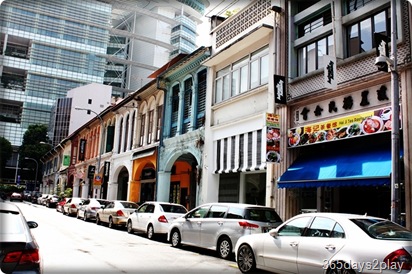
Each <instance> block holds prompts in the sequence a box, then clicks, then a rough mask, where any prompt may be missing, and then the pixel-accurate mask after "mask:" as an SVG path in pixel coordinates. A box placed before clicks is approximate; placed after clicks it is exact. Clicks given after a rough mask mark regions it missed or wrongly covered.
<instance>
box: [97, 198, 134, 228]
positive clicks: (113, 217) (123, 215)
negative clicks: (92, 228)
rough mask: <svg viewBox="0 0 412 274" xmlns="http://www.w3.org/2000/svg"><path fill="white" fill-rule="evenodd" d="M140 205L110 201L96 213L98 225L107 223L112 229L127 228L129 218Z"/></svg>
mask: <svg viewBox="0 0 412 274" xmlns="http://www.w3.org/2000/svg"><path fill="white" fill-rule="evenodd" d="M138 207H139V206H138V204H136V203H134V202H129V201H118V200H116V201H110V202H109V203H108V204H107V205H106V206H102V207H101V208H100V209H99V210H97V213H96V224H98V225H99V224H101V223H107V224H108V225H109V227H110V228H114V227H115V226H124V227H125V226H126V222H127V218H128V217H129V215H130V214H131V213H133V212H134V211H135V210H136V209H137V208H138Z"/></svg>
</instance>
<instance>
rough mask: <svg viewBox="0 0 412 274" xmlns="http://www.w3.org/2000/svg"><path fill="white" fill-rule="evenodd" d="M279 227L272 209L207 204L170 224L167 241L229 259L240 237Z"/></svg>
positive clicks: (174, 244) (231, 204) (277, 217)
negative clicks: (203, 249) (214, 252)
mask: <svg viewBox="0 0 412 274" xmlns="http://www.w3.org/2000/svg"><path fill="white" fill-rule="evenodd" d="M281 223H282V220H281V218H280V217H279V215H278V214H277V212H276V211H275V209H274V208H271V207H266V206H259V205H250V204H238V203H209V204H204V205H201V206H199V207H197V208H194V209H192V210H191V211H189V212H188V213H187V214H185V215H184V216H182V217H180V218H177V219H176V220H175V221H173V223H172V224H171V225H170V227H169V232H168V234H167V239H168V241H170V242H171V244H172V246H173V247H178V246H180V245H181V244H182V245H191V246H197V247H201V248H206V249H210V250H216V251H217V253H218V255H219V257H220V258H222V259H229V256H230V255H232V254H233V252H234V247H235V245H236V242H237V241H238V239H239V238H240V237H241V236H243V235H250V234H256V233H259V234H261V233H262V232H266V231H269V230H270V229H272V228H275V227H277V226H278V225H280V224H281Z"/></svg>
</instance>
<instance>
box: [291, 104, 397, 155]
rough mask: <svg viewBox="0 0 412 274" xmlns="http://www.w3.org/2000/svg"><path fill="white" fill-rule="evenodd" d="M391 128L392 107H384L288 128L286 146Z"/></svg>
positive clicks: (377, 131)
mask: <svg viewBox="0 0 412 274" xmlns="http://www.w3.org/2000/svg"><path fill="white" fill-rule="evenodd" d="M391 129H392V109H391V108H390V107H385V108H381V109H377V110H373V111H367V112H362V113H358V114H355V115H351V116H346V117H342V118H337V119H333V120H328V121H325V122H322V123H318V124H311V125H307V126H302V127H297V128H292V129H289V130H288V134H287V138H288V146H289V147H296V146H303V145H309V144H314V143H320V142H329V141H334V140H340V139H347V138H352V137H357V136H361V135H369V134H375V133H379V132H385V131H390V130H391Z"/></svg>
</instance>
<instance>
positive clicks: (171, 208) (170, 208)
mask: <svg viewBox="0 0 412 274" xmlns="http://www.w3.org/2000/svg"><path fill="white" fill-rule="evenodd" d="M161 206H162V208H163V211H164V212H169V213H186V212H187V210H186V208H184V207H183V206H179V205H168V204H162V205H161Z"/></svg>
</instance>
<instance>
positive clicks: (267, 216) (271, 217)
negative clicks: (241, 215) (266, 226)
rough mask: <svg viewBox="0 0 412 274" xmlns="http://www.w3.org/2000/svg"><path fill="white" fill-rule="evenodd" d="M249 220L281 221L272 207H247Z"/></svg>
mask: <svg viewBox="0 0 412 274" xmlns="http://www.w3.org/2000/svg"><path fill="white" fill-rule="evenodd" d="M245 218H246V219H247V220H251V221H258V222H269V223H281V222H282V220H281V219H280V217H279V215H278V214H277V213H276V211H275V210H274V209H271V208H247V209H246V216H245Z"/></svg>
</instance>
